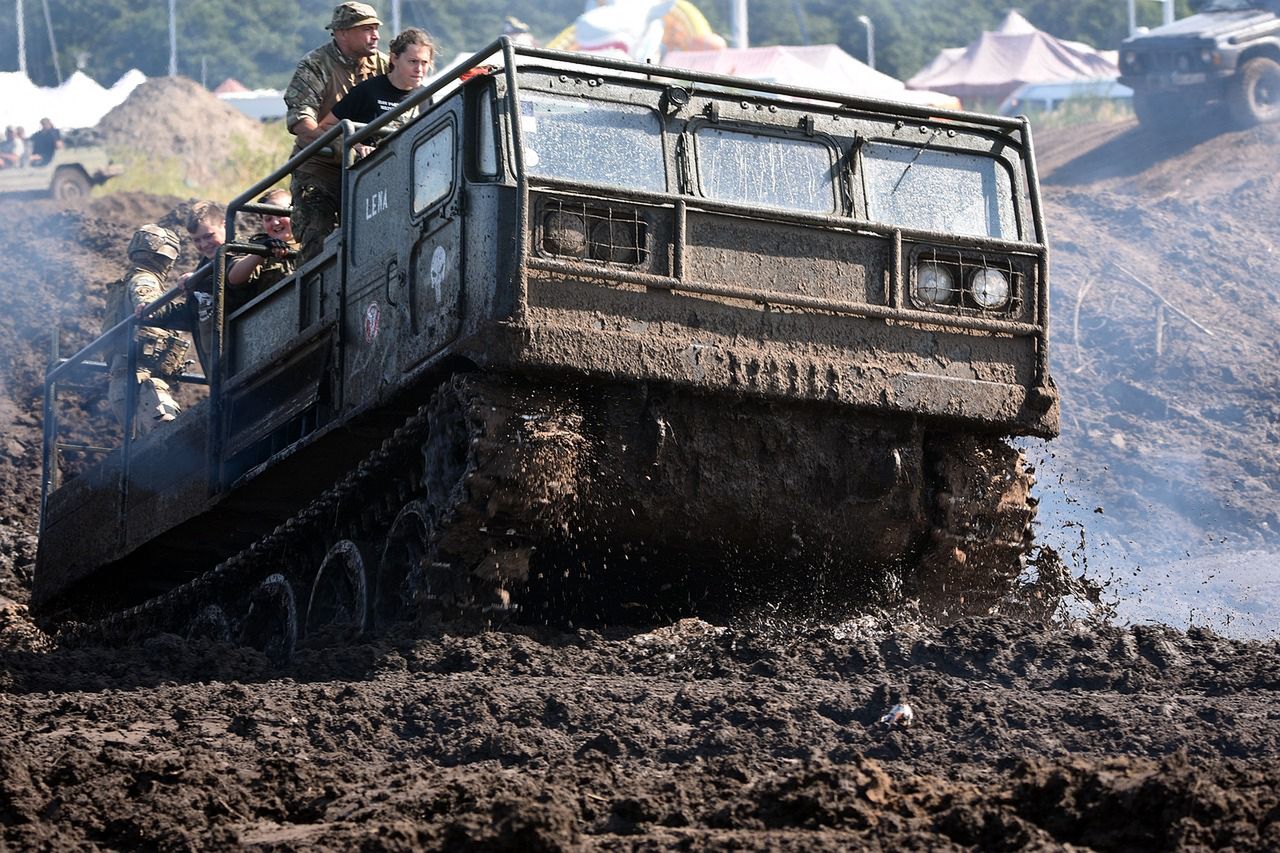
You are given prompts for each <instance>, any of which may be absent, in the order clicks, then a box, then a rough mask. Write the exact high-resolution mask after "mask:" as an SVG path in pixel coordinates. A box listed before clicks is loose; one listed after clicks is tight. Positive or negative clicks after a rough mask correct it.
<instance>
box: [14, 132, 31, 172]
mask: <svg viewBox="0 0 1280 853" xmlns="http://www.w3.org/2000/svg"><path fill="white" fill-rule="evenodd" d="M13 135H14V136H16V137H17V138H18V141H19V142H20V143H22V157H21V158H20V159H19V160H18V165H19V166H30V165H31V140H29V139H27V129H26V128H25V127H21V126H19V127H15V128H14V129H13Z"/></svg>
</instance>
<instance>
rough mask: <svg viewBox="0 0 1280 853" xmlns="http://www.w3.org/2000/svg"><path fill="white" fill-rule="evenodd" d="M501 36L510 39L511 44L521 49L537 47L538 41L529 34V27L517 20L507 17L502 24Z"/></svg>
mask: <svg viewBox="0 0 1280 853" xmlns="http://www.w3.org/2000/svg"><path fill="white" fill-rule="evenodd" d="M502 34H503V35H504V36H507V37H508V38H510V39H511V42H512V43H513V44H518V45H521V46H523V47H537V46H538V40H537V39H535V38H534V37H533V33H531V32H529V25H528V24H526V23H525V22H524V21H522V20H520V19H519V18H516V17H513V16H507V18H506V19H504V20H503V22H502Z"/></svg>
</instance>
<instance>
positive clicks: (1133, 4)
mask: <svg viewBox="0 0 1280 853" xmlns="http://www.w3.org/2000/svg"><path fill="white" fill-rule="evenodd" d="M1137 5H1138V3H1137V0H1129V38H1133V37H1134V36H1135V35H1136V34H1137V32H1138V9H1137Z"/></svg>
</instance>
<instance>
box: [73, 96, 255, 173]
mask: <svg viewBox="0 0 1280 853" xmlns="http://www.w3.org/2000/svg"><path fill="white" fill-rule="evenodd" d="M98 130H99V131H101V133H102V134H103V136H104V138H105V139H106V142H107V144H108V145H109V146H112V147H114V148H117V149H126V150H128V151H130V152H135V153H137V154H141V155H145V157H146V158H147V159H160V160H166V161H177V162H180V163H181V164H182V165H183V167H184V169H185V174H186V177H187V180H188V181H189V183H190V185H192V186H201V185H205V184H209V183H211V182H213V181H215V180H216V179H218V178H219V176H220V175H221V174H222V172H223V171H224V170H225V168H226V165H227V162H228V160H229V159H230V158H231V157H232V155H234V154H235V153H236V152H237V151H243V150H244V149H245V148H246V147H247V148H248V149H250V150H255V151H256V150H266V149H269V148H271V147H272V146H271V145H270V144H269V143H267V142H266V140H265V134H266V133H267V132H268V131H264V129H263V126H262V124H261V123H260V122H257V121H254V120H253V119H251V118H249V117H248V116H246V115H245V114H244V113H242V112H240V111H239V110H237V109H235V108H234V107H231V106H228V105H227V104H225V103H223V102H222V101H221V100H219V99H218V98H217V97H216V96H215V95H214V94H213V93H212V92H210V91H208V90H207V89H205V88H204V87H203V86H201V85H200V84H199V83H196V82H194V81H192V80H188V79H186V78H185V77H152V78H150V79H149V80H147V81H146V82H145V83H143V84H142V85H141V86H139V87H138V88H136V89H134V90H133V92H132V93H131V94H130V95H129V97H128V98H126V99H125V101H124V102H123V103H122V104H120V105H119V106H118V107H116V108H115V109H113V110H112V111H111V112H109V113H107V114H106V115H105V116H103V117H102V120H101V121H100V122H99V123H98ZM276 132H277V133H278V132H279V131H276Z"/></svg>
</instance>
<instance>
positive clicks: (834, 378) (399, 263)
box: [33, 42, 1058, 651]
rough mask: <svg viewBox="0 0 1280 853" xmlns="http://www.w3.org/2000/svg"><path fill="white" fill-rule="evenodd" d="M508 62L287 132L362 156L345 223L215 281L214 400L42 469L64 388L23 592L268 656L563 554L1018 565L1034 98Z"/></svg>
mask: <svg viewBox="0 0 1280 853" xmlns="http://www.w3.org/2000/svg"><path fill="white" fill-rule="evenodd" d="M494 50H500V53H498V54H497V61H498V62H499V64H498V65H496V66H488V67H487V68H485V69H484V72H483V73H480V74H478V75H475V76H471V77H470V78H469V79H465V82H462V81H460V80H458V79H457V78H451V79H450V80H448V81H441V82H438V83H435V84H433V85H432V86H431V87H428V89H426V90H424V91H423V92H421V93H419V94H418V95H415V96H414V98H413V99H411V100H410V101H406V105H405V106H406V108H407V107H408V106H412V105H413V103H414V102H418V103H421V105H422V113H421V115H420V116H419V117H418V118H416V119H415V120H414V121H412V122H411V123H408V124H406V125H405V126H404V127H403V128H401V129H399V130H397V131H396V132H395V133H394V134H393V135H391V136H390V137H389V138H387V139H386V140H385V141H383V142H381V144H380V145H379V146H378V148H377V149H376V151H375V152H374V153H373V154H372V155H370V156H369V157H367V158H365V159H364V160H362V161H360V162H358V163H357V162H353V161H352V159H351V151H352V146H353V145H355V144H356V143H359V142H361V141H364V140H367V139H369V138H372V137H374V136H376V135H377V133H378V131H379V129H380V125H381V124H383V123H385V121H389V120H390V117H389V116H388V117H384V118H383V119H379V120H378V121H377V122H374V123H373V124H371V125H368V126H366V127H363V128H354V127H351V126H340V127H339V128H335V129H334V131H332V132H331V133H330V134H329V135H328V137H327V138H325V139H322V140H318V141H317V142H316V143H315V144H314V145H313V146H312V149H308V151H306V152H303V153H302V154H300V155H299V157H303V156H305V155H307V154H309V153H312V152H313V151H314V150H318V149H319V148H320V147H323V146H325V145H329V144H333V145H339V144H340V145H341V147H342V150H343V152H344V155H345V156H346V162H347V163H348V165H347V167H346V170H345V175H344V181H345V184H344V205H343V206H344V210H343V217H342V226H341V229H340V231H339V232H337V233H335V234H334V235H333V236H331V237H330V238H329V240H328V242H327V243H326V246H325V250H324V251H323V252H322V253H321V254H320V255H319V256H318V257H317V258H314V259H313V260H311V261H310V262H308V263H307V264H306V265H304V266H303V267H302V268H301V269H299V270H298V271H297V273H296V274H295V275H294V276H292V277H291V278H289V279H286V280H285V281H283V282H281V283H280V284H278V285H276V286H275V287H274V288H272V289H271V290H269V291H268V292H266V293H263V294H261V295H259V296H258V297H256V298H255V299H254V300H253V301H252V302H250V303H248V304H247V305H244V306H243V307H241V308H239V309H237V310H236V311H235V312H234V313H231V314H229V315H226V316H224V311H223V300H222V298H221V296H219V298H218V299H217V300H216V304H217V306H218V310H217V313H216V314H215V318H216V320H217V325H218V328H220V329H221V330H222V334H221V337H220V339H219V340H218V341H217V342H216V344H217V348H216V349H217V351H216V353H215V357H216V364H217V367H216V369H215V370H214V371H212V376H211V377H210V385H211V389H210V397H209V399H208V400H207V401H206V402H205V403H203V404H202V405H201V406H200V407H197V408H194V409H193V410H191V411H188V412H186V413H184V414H183V415H182V416H181V417H179V418H178V420H177V421H175V422H174V423H172V424H168V425H166V426H165V427H163V428H161V429H158V430H156V431H154V432H152V433H150V434H148V435H146V436H143V437H141V438H139V439H137V440H132V439H126V440H125V442H124V445H123V446H122V447H121V448H120V449H118V450H115V451H113V452H112V453H111V454H110V455H107V456H106V457H105V458H103V459H102V460H101V461H99V462H97V463H95V464H94V465H92V466H90V467H88V468H87V469H86V470H84V471H82V472H80V473H79V474H78V475H77V476H75V477H73V478H70V477H69V478H65V479H62V480H59V471H60V465H59V459H60V457H61V456H62V455H63V453H64V451H65V450H66V449H67V445H66V442H61V443H60V441H61V440H60V439H59V438H58V433H57V429H55V427H56V426H57V424H56V423H55V422H54V421H55V418H54V414H55V410H54V406H53V403H52V402H50V401H52V400H53V399H54V398H55V397H56V395H55V394H53V393H49V394H47V397H46V400H47V406H46V425H47V435H46V439H47V440H46V461H47V468H46V477H47V479H46V485H47V486H48V497H47V500H46V502H45V506H44V511H43V515H42V528H41V539H40V550H39V554H38V566H37V571H36V580H35V585H34V593H33V608H34V610H35V611H36V612H37V613H38V614H39V615H41V617H42V618H44V619H46V621H48V622H51V623H54V624H57V623H66V622H70V621H75V622H83V621H94V620H97V621H96V622H95V624H96V625H98V626H99V629H101V630H108V627H109V626H114V627H111V630H120V631H137V630H144V628H143V627H140V626H146V627H145V630H157V629H163V630H175V631H183V630H185V631H190V632H197V631H199V632H204V631H212V632H215V633H218V634H228V633H229V634H231V635H233V636H239V637H240V638H241V639H243V640H244V641H246V642H250V643H253V644H256V645H261V646H265V647H269V648H272V649H275V650H277V651H279V650H281V649H287V648H291V647H292V644H293V643H294V642H295V641H296V640H297V639H298V638H299V637H305V636H308V635H313V634H321V633H323V629H325V628H332V627H335V626H338V627H345V628H351V629H354V630H363V629H364V628H366V627H368V626H369V625H370V624H376V623H378V622H379V621H385V620H388V619H392V618H395V617H396V616H397V615H403V614H404V613H405V612H406V611H410V612H415V611H416V612H419V613H422V612H428V613H431V614H435V615H445V614H471V615H474V614H477V613H503V612H505V613H509V612H511V611H512V610H513V609H515V608H517V607H519V606H521V605H522V604H524V602H525V601H531V600H534V599H537V600H538V601H540V602H542V606H543V607H549V608H550V609H551V612H552V614H555V613H556V612H557V609H558V608H560V607H561V606H562V605H563V606H564V607H568V606H570V604H571V602H569V601H568V600H567V597H569V596H571V595H576V594H578V593H576V592H573V593H571V592H566V591H565V589H564V588H562V587H563V585H562V584H561V581H562V580H564V578H565V576H567V575H568V576H572V575H575V574H577V573H582V574H589V575H590V576H591V577H592V578H601V579H602V578H606V577H607V578H609V582H608V584H605V583H604V582H603V581H601V582H600V583H595V582H594V581H593V583H591V584H589V586H593V587H595V588H596V590H597V591H599V590H600V589H601V588H602V587H603V588H605V592H603V593H602V595H604V597H606V598H608V599H610V600H612V601H613V602H614V603H617V602H619V601H622V600H623V599H624V598H625V597H626V596H628V595H633V594H634V595H644V594H646V590H648V591H652V590H651V589H649V587H650V585H651V584H657V583H658V581H659V579H661V578H666V579H667V581H666V582H665V583H663V584H662V586H663V588H664V589H667V590H671V589H672V587H673V583H674V586H675V588H676V589H677V592H678V593H679V592H680V589H679V586H680V584H681V583H683V582H684V580H686V579H689V578H692V577H693V576H694V575H697V576H698V577H700V578H701V579H702V581H703V584H704V586H703V588H704V589H705V590H707V591H708V592H709V594H711V595H715V594H716V592H717V587H718V588H719V589H718V591H719V593H720V594H721V595H724V594H725V590H726V589H727V588H729V587H732V586H733V585H735V584H736V585H738V586H739V587H740V588H743V589H747V588H752V589H758V588H767V587H768V586H769V584H770V583H771V582H772V581H773V580H778V579H780V578H786V579H796V578H802V579H803V578H807V579H810V580H812V579H813V577H815V576H817V575H820V576H821V578H822V580H823V583H824V584H827V585H828V586H830V587H831V588H832V589H837V588H842V587H851V586H853V585H856V584H857V583H860V582H861V579H865V578H866V577H869V576H870V577H876V576H882V575H884V574H886V572H888V571H889V570H891V569H893V570H901V569H902V568H903V567H904V566H906V567H908V568H910V569H911V570H912V572H914V573H915V574H916V575H917V576H920V577H924V576H927V575H929V574H930V573H931V572H932V573H933V574H934V575H936V576H938V577H943V578H946V579H947V580H946V581H945V583H948V584H951V585H952V588H953V589H956V590H957V592H956V595H957V597H959V596H960V595H961V593H960V592H959V590H960V589H961V586H962V585H963V584H966V583H969V582H970V581H971V580H972V579H973V577H976V576H980V575H982V576H985V575H986V574H990V573H997V574H1000V573H1006V574H1007V573H1008V572H1013V573H1015V574H1016V572H1017V571H1018V569H1019V567H1020V559H1021V557H1022V555H1023V554H1024V552H1025V550H1026V545H1027V535H1028V531H1029V528H1030V522H1031V515H1032V512H1033V508H1032V506H1031V500H1030V498H1029V497H1028V495H1027V490H1028V488H1029V486H1030V476H1029V474H1028V473H1027V472H1026V471H1025V470H1024V469H1023V466H1022V465H1021V462H1020V459H1019V457H1018V454H1017V453H1016V452H1014V451H1013V450H1011V449H1010V448H1009V447H1008V446H1007V445H1006V444H1005V443H1004V441H1003V438H1004V437H1006V436H1010V435H1037V436H1051V435H1053V434H1055V433H1056V430H1057V416H1058V412H1057V394H1056V391H1055V390H1054V388H1053V385H1052V382H1051V380H1050V377H1049V373H1048V362H1047V358H1048V332H1047V322H1048V298H1047V294H1048V254H1047V246H1046V243H1045V238H1044V234H1043V228H1042V223H1041V217H1040V213H1039V200H1038V187H1037V183H1036V175H1035V170H1034V165H1033V161H1032V149H1031V140H1030V136H1029V132H1028V127H1027V124H1026V122H1025V120H1014V119H1004V118H999V117H980V116H974V115H970V114H964V113H945V114H937V115H933V114H931V113H929V112H928V111H925V110H922V109H919V108H915V107H909V106H903V105H891V104H886V103H879V102H867V101H860V100H856V99H848V98H842V97H836V96H833V95H830V94H822V93H817V92H810V91H807V90H796V89H789V88H786V87H770V86H757V85H756V84H753V83H747V82H745V81H740V80H735V79H732V78H722V77H716V76H711V75H694V74H690V73H688V72H678V73H676V72H672V71H669V70H666V69H654V68H650V67H646V66H639V65H634V64H630V63H625V62H617V61H610V60H595V59H588V58H583V57H578V56H574V55H570V54H562V53H557V52H551V51H541V50H535V49H526V48H515V47H513V46H511V45H509V44H507V43H505V42H502V43H500V46H499V45H495V48H494ZM486 58H487V59H488V61H489V62H493V61H495V57H494V56H493V55H492V54H491V53H490V54H477V56H476V57H475V58H474V62H475V63H481V62H482V61H483V60H485V59H486ZM730 86H732V87H733V91H728V89H727V87H730ZM432 98H434V101H432V100H429V99H432ZM296 162H299V159H298V158H295V160H294V161H291V162H290V164H286V166H285V167H284V168H283V169H282V170H281V172H280V173H278V174H276V175H272V176H269V177H268V178H266V179H264V181H262V182H260V184H259V185H257V186H255V187H253V188H251V189H250V190H249V191H247V192H246V193H245V194H244V195H242V196H241V197H240V198H239V199H237V200H236V201H235V202H233V203H232V205H231V207H230V210H229V213H228V224H229V227H230V229H231V230H229V231H228V234H229V235H233V234H234V233H235V232H234V219H235V215H236V213H237V211H253V210H255V209H257V208H255V206H254V205H253V204H251V203H249V201H248V200H249V199H252V198H254V197H255V196H256V195H257V194H258V193H259V192H261V191H262V189H264V188H265V187H268V186H271V185H272V184H273V183H275V182H276V180H278V179H279V178H280V176H281V175H283V174H284V173H286V172H287V171H288V170H289V169H291V168H292V167H293V165H296ZM233 248H234V247H233ZM218 292H219V294H221V292H222V283H221V281H219V284H218ZM130 323H131V321H129V320H126V321H124V322H123V323H122V326H129V325H130ZM92 350H93V348H92V347H88V348H86V352H88V351H92ZM79 360H82V359H81V358H80V357H79V356H78V357H75V358H73V359H71V360H69V362H68V363H67V364H64V365H63V366H61V367H59V368H57V369H56V370H55V371H53V372H51V374H50V377H49V385H48V386H47V389H46V390H47V391H49V392H52V391H56V387H55V386H56V385H57V383H58V382H67V381H69V377H70V376H71V371H74V370H76V369H78V368H76V367H75V363H76V362H77V361H79ZM961 566H963V567H964V568H965V569H966V570H967V571H968V572H969V575H970V577H969V578H967V579H965V580H963V581H962V580H960V579H958V578H957V577H956V575H955V574H954V573H955V572H956V571H957V567H961ZM672 577H674V578H676V580H675V581H674V582H672V581H670V578H672ZM629 585H634V589H633V588H632V587H631V586H629ZM842 591H843V592H851V591H852V590H850V589H848V588H845V589H842ZM855 594H856V592H855ZM558 596H559V597H558Z"/></svg>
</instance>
